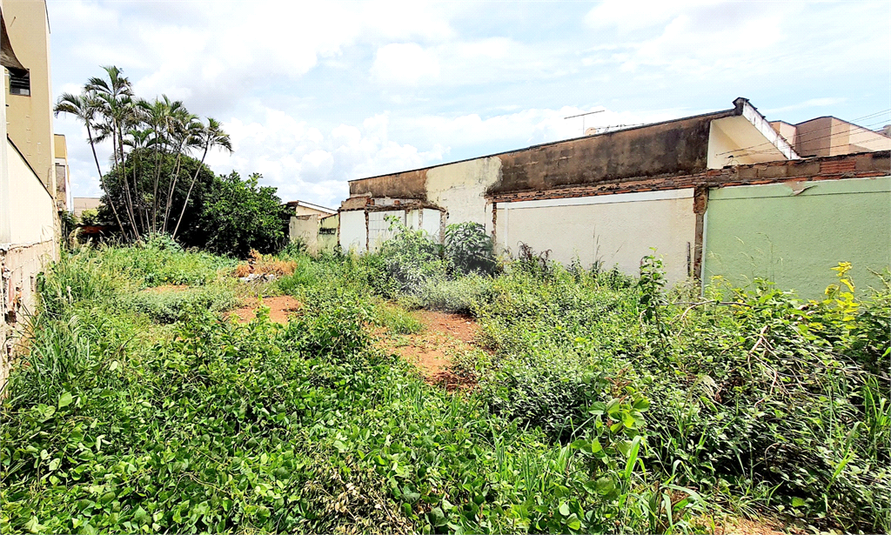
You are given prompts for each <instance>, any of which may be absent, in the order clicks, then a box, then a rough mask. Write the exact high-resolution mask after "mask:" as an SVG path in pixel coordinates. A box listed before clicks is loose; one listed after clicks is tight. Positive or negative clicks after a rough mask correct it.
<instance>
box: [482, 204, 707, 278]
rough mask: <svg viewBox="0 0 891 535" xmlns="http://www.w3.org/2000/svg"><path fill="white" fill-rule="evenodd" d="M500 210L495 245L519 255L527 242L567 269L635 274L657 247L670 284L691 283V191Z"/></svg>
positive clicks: (693, 223)
mask: <svg viewBox="0 0 891 535" xmlns="http://www.w3.org/2000/svg"><path fill="white" fill-rule="evenodd" d="M496 210H497V213H496V216H495V221H496V223H495V228H496V230H495V240H496V245H497V246H498V247H499V249H502V250H507V251H509V252H511V253H512V254H513V255H514V256H516V254H517V251H518V249H519V246H520V243H525V244H526V245H529V246H530V247H532V248H533V249H534V250H535V251H536V252H542V251H546V250H549V251H550V258H551V259H552V260H557V261H559V262H562V263H564V264H568V263H569V262H571V261H572V260H573V259H574V258H578V260H579V261H580V262H581V263H582V265H583V266H586V267H589V266H591V265H592V264H594V263H595V262H598V263H600V265H601V266H603V268H605V269H609V268H612V267H613V266H614V265H618V267H619V269H621V270H622V271H623V272H625V273H628V274H631V275H636V274H637V273H638V272H639V266H640V260H641V258H643V257H644V256H646V255H648V254H651V253H652V251H651V250H650V248H651V247H655V248H656V249H657V250H656V255H657V256H661V257H662V258H663V261H664V263H665V269H666V278H667V279H668V281H669V282H671V283H677V282H680V281H683V280H686V279H687V278H688V277H689V275H690V270H691V269H692V260H693V259H692V251H693V246H694V242H695V229H696V215H695V213H694V211H693V190H692V189H682V190H670V191H664V192H661V191H660V192H644V193H625V194H618V195H602V196H593V197H576V198H567V199H545V200H532V201H519V202H512V203H498V204H497V205H496Z"/></svg>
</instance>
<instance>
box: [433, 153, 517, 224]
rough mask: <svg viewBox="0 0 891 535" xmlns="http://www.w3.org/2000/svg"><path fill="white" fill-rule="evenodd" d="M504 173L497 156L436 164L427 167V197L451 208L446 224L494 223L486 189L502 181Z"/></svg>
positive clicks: (448, 209)
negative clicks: (501, 177) (501, 176)
mask: <svg viewBox="0 0 891 535" xmlns="http://www.w3.org/2000/svg"><path fill="white" fill-rule="evenodd" d="M500 175H501V159H500V158H499V157H497V156H495V157H490V158H478V159H476V160H469V161H466V162H458V163H454V164H450V165H443V166H441V167H434V168H432V169H429V170H428V171H427V185H426V190H427V197H426V198H427V200H428V201H429V202H431V203H433V204H435V205H437V206H441V207H443V208H445V209H446V210H447V213H448V216H447V220H446V224H451V223H463V222H465V221H473V222H475V223H480V224H482V225H486V224H487V223H489V224H491V221H492V212H491V208H490V207H489V206H488V205H487V201H486V190H487V189H488V188H489V187H491V186H492V185H493V184H495V183H496V182H498V180H499V179H500Z"/></svg>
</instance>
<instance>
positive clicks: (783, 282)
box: [703, 176, 891, 298]
mask: <svg viewBox="0 0 891 535" xmlns="http://www.w3.org/2000/svg"><path fill="white" fill-rule="evenodd" d="M803 185H804V186H805V187H806V188H807V189H805V190H804V191H801V192H800V193H799V194H798V195H794V191H793V189H792V187H790V186H789V185H785V184H766V185H758V186H740V187H730V188H719V189H713V190H711V191H710V192H709V202H708V210H707V212H706V222H705V243H704V246H705V254H704V262H703V280H704V281H705V282H706V283H707V282H710V281H711V278H712V277H713V276H715V275H721V276H723V277H725V278H727V279H729V280H730V281H731V282H732V283H734V284H738V285H744V284H746V283H748V282H750V281H751V280H752V279H753V278H755V277H763V278H766V279H770V280H773V281H774V282H776V283H777V286H778V287H780V288H782V289H794V290H796V291H797V292H798V293H799V295H800V296H802V297H808V298H818V297H820V296H822V295H823V292H824V290H825V289H826V286H827V285H829V284H831V283H833V282H835V279H836V277H835V272H834V271H831V270H830V268H832V267H834V266H836V265H838V262H840V261H846V262H851V263H852V264H853V265H854V269H853V270H852V271H851V275H852V276H853V278H854V283H855V284H856V285H857V286H858V290H863V289H865V288H867V287H868V286H870V285H876V283H877V282H878V279H877V278H876V277H875V276H874V275H872V274H871V273H870V272H869V270H870V269H872V270H875V271H882V270H883V269H888V268H889V266H891V177H888V176H886V177H881V178H874V179H848V180H823V181H814V182H805V183H803Z"/></svg>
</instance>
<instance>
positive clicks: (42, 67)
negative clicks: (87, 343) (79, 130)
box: [0, 0, 71, 388]
mask: <svg viewBox="0 0 891 535" xmlns="http://www.w3.org/2000/svg"><path fill="white" fill-rule="evenodd" d="M13 21H14V22H13ZM49 53H50V47H49V21H48V16H47V12H46V5H45V3H44V2H31V1H23V0H0V63H2V66H3V69H2V72H3V74H4V77H3V79H4V84H3V90H2V91H0V137H2V141H0V277H2V278H0V280H2V285H0V387H2V388H5V385H6V381H7V377H8V373H9V365H10V358H11V355H12V351H13V349H14V342H15V340H16V338H17V328H18V327H19V326H20V325H22V323H23V320H24V319H25V316H26V315H27V314H28V313H29V312H30V311H33V310H34V306H35V283H36V279H37V274H38V273H39V272H40V271H41V270H42V269H43V267H44V266H45V265H46V264H47V262H49V261H52V260H55V259H57V258H58V255H59V232H60V227H59V211H61V210H66V209H67V208H68V196H69V192H70V190H71V188H70V187H69V183H68V180H69V178H68V163H67V148H66V146H65V138H64V137H63V136H54V135H53V114H52V90H51V86H50V70H49V67H50V65H49Z"/></svg>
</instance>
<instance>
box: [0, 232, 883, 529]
mask: <svg viewBox="0 0 891 535" xmlns="http://www.w3.org/2000/svg"><path fill="white" fill-rule="evenodd" d="M413 239H414V238H413ZM416 245H417V246H418V247H419V248H421V249H423V248H424V247H423V244H416ZM388 254H390V255H392V256H391V257H387V255H386V254H382V255H376V256H371V257H368V258H364V259H356V258H352V257H348V256H347V257H340V256H334V255H330V256H325V257H322V258H319V259H312V258H310V257H308V256H305V255H302V254H300V253H299V252H297V253H295V252H292V253H289V256H288V257H287V259H288V260H289V261H293V262H294V267H295V269H294V272H293V273H292V274H290V275H286V276H284V277H282V278H280V279H278V280H277V281H276V282H275V283H272V285H274V286H276V287H277V288H272V287H271V286H272V285H270V288H267V290H270V291H276V292H283V293H288V294H291V295H293V296H295V297H296V298H297V299H299V300H300V301H301V302H302V303H303V304H304V307H303V309H302V310H301V314H299V315H298V316H296V317H295V318H294V319H292V321H291V323H289V324H288V325H287V326H279V325H276V324H273V323H271V322H269V321H268V318H267V317H266V316H265V315H264V314H263V313H261V314H260V315H259V317H258V318H257V319H256V320H255V321H253V322H251V323H250V324H247V325H238V324H236V323H234V322H231V321H228V320H225V319H222V317H221V316H220V315H219V314H216V313H215V310H218V309H220V310H221V309H224V308H225V307H227V306H230V303H231V298H232V296H233V295H234V293H233V292H234V291H235V290H233V288H232V286H231V283H226V282H224V281H223V280H222V278H221V275H220V274H219V273H218V271H217V270H222V271H221V272H222V273H225V272H229V271H231V269H230V268H231V266H232V262H231V261H229V260H226V259H218V258H214V257H208V256H207V255H199V254H195V253H187V252H182V251H178V250H166V249H164V248H162V247H157V246H152V247H149V248H145V249H116V248H108V249H104V250H100V251H82V252H79V253H77V254H75V255H72V256H70V257H66V258H64V259H63V260H62V261H61V262H60V263H58V264H57V265H56V266H55V267H53V269H51V270H50V271H48V273H47V275H46V276H45V278H44V279H42V282H41V297H42V303H43V305H42V310H41V312H40V313H39V314H38V315H37V316H36V317H35V319H34V324H33V335H32V339H31V344H30V353H29V354H28V355H27V356H26V357H25V358H23V359H22V360H21V361H20V362H19V363H17V366H16V369H15V371H14V373H13V376H12V382H11V384H10V389H9V392H10V396H9V397H8V399H6V400H5V401H4V402H3V409H2V411H3V413H2V416H0V418H2V420H0V442H2V444H0V453H2V460H0V483H2V484H0V502H2V505H0V530H2V531H3V532H19V531H33V532H47V533H49V532H78V533H81V532H82V533H92V532H96V531H127V532H137V531H142V532H159V531H178V532H180V531H239V532H245V531H249V532H284V531H297V532H342V533H349V532H443V531H455V532H459V531H463V532H516V531H533V532H543V531H547V532H580V533H606V532H609V533H615V532H630V533H638V532H651V533H652V532H659V533H662V532H687V531H703V530H707V524H708V522H700V523H698V524H697V522H696V521H695V520H696V519H697V518H702V517H703V516H706V517H708V516H710V515H716V516H717V518H718V520H717V521H718V522H720V515H721V514H723V513H725V512H727V511H736V512H737V513H742V514H748V515H759V514H770V515H781V517H782V518H784V519H786V520H788V521H791V520H796V521H799V522H801V523H802V524H810V525H814V526H817V527H819V528H823V527H841V528H844V529H847V530H858V529H860V530H865V531H881V530H884V531H887V530H888V529H889V527H891V525H889V524H891V521H889V510H888V503H889V497H891V495H889V484H891V483H889V472H888V468H887V467H888V466H889V464H891V459H889V453H888V449H887V444H888V441H889V438H891V436H889V433H891V407H889V402H888V398H889V392H888V377H887V375H886V374H887V372H886V371H885V370H886V368H887V366H885V367H883V366H882V363H883V362H886V360H883V359H887V358H888V354H887V348H888V341H887V329H886V327H887V322H888V320H887V318H889V315H891V310H889V306H888V305H889V302H891V299H889V298H888V295H889V292H888V289H887V286H886V287H885V288H884V290H883V291H881V292H879V293H878V294H877V295H875V296H874V297H873V298H871V299H869V300H867V301H863V302H861V301H856V300H852V299H853V296H851V298H849V297H848V296H846V295H845V294H846V293H848V292H846V291H843V290H845V283H843V279H845V277H846V276H845V273H842V272H841V271H840V273H841V275H840V277H839V278H838V280H839V282H837V284H838V286H839V287H840V288H836V289H835V290H833V291H831V292H830V295H829V296H828V297H827V299H826V301H824V302H803V301H800V300H797V299H796V298H795V297H794V296H792V295H789V294H786V293H784V292H782V291H780V290H778V289H776V288H774V287H772V286H770V285H769V284H761V285H760V286H757V287H753V288H751V289H748V290H745V291H743V290H735V291H734V290H732V289H731V290H724V293H723V294H722V296H721V297H720V301H719V300H718V299H717V298H712V297H713V296H708V298H699V297H697V296H692V297H691V296H689V295H688V296H686V297H679V298H678V299H679V300H680V301H679V302H675V303H671V302H670V300H669V299H668V296H666V295H665V294H663V293H662V291H661V290H660V288H659V286H660V285H659V283H658V274H657V273H651V274H648V275H647V277H650V278H649V279H645V280H644V281H643V282H642V283H641V282H639V281H633V280H630V279H628V278H627V277H623V276H620V275H619V274H617V273H611V272H607V273H591V272H587V271H585V270H582V269H579V268H578V267H575V268H573V269H570V270H564V269H562V268H561V267H560V266H559V265H556V264H554V263H549V262H546V261H543V262H539V261H528V262H525V263H523V262H520V263H517V264H514V265H510V266H508V268H507V270H506V272H505V273H502V274H500V275H498V276H497V277H490V276H473V277H470V278H465V277H462V276H460V275H456V274H455V273H454V272H450V271H449V270H447V269H444V267H443V265H442V263H441V262H440V261H439V260H436V259H435V258H433V259H429V258H428V259H427V261H421V262H416V261H415V260H412V259H408V260H406V259H404V258H402V256H403V255H404V251H402V250H398V249H396V248H391V249H390V253H388ZM143 260H145V262H143ZM431 262H432V263H431ZM189 266H194V267H195V273H191V272H188V273H186V274H185V275H184V276H183V277H180V278H179V279H177V280H179V281H180V283H184V282H183V281H185V283H186V284H189V285H190V286H191V287H190V288H188V289H186V290H183V291H181V292H170V293H157V294H156V293H151V292H141V293H140V292H139V290H140V289H141V288H144V287H146V286H151V285H153V282H149V281H157V280H159V279H160V280H161V281H162V282H161V284H163V283H164V281H163V279H164V277H169V276H170V275H171V274H175V273H177V272H179V270H184V272H185V271H188V270H189V269H190V268H189ZM653 266H656V264H655V263H653ZM849 282H850V281H849ZM227 284H228V285H227ZM716 295H717V294H716ZM383 298H389V299H397V300H401V301H405V300H412V301H413V302H414V303H415V304H416V305H417V306H425V307H428V308H439V309H446V310H461V311H465V312H466V311H471V312H472V313H474V314H475V315H476V316H477V319H478V321H479V322H480V323H481V325H482V327H483V334H484V339H485V340H484V341H485V343H486V345H487V346H488V347H489V348H490V349H491V350H492V351H493V352H494V354H490V353H488V352H485V351H477V352H468V354H467V355H465V356H464V357H463V358H462V359H461V361H460V362H458V363H457V365H459V366H465V367H466V368H467V369H468V371H469V372H471V373H473V374H474V376H475V377H477V378H478V379H479V388H478V389H477V390H476V391H474V392H471V393H465V394H454V395H453V394H449V393H447V392H445V391H442V390H440V389H438V388H436V387H432V386H429V385H426V384H424V383H423V382H422V381H421V380H420V379H419V378H418V377H417V374H416V373H413V371H412V370H411V369H410V368H409V367H408V365H407V364H405V363H403V362H401V361H399V360H398V359H396V358H395V357H393V356H391V355H387V354H383V353H381V352H380V351H379V350H377V349H375V348H374V347H373V345H372V344H371V343H370V342H371V338H370V332H369V328H370V327H372V326H374V325H383V326H385V327H387V328H388V329H389V330H390V331H392V332H397V333H398V332H402V333H409V332H415V331H416V329H418V324H417V323H416V320H414V319H413V318H412V317H411V316H410V315H409V314H408V313H407V312H405V310H404V309H403V308H401V307H400V306H398V305H395V304H393V303H392V302H390V303H387V302H384V301H382V299H383ZM691 298H695V299H696V300H695V301H690V299H691ZM728 303H731V304H728ZM782 515H786V516H782Z"/></svg>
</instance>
